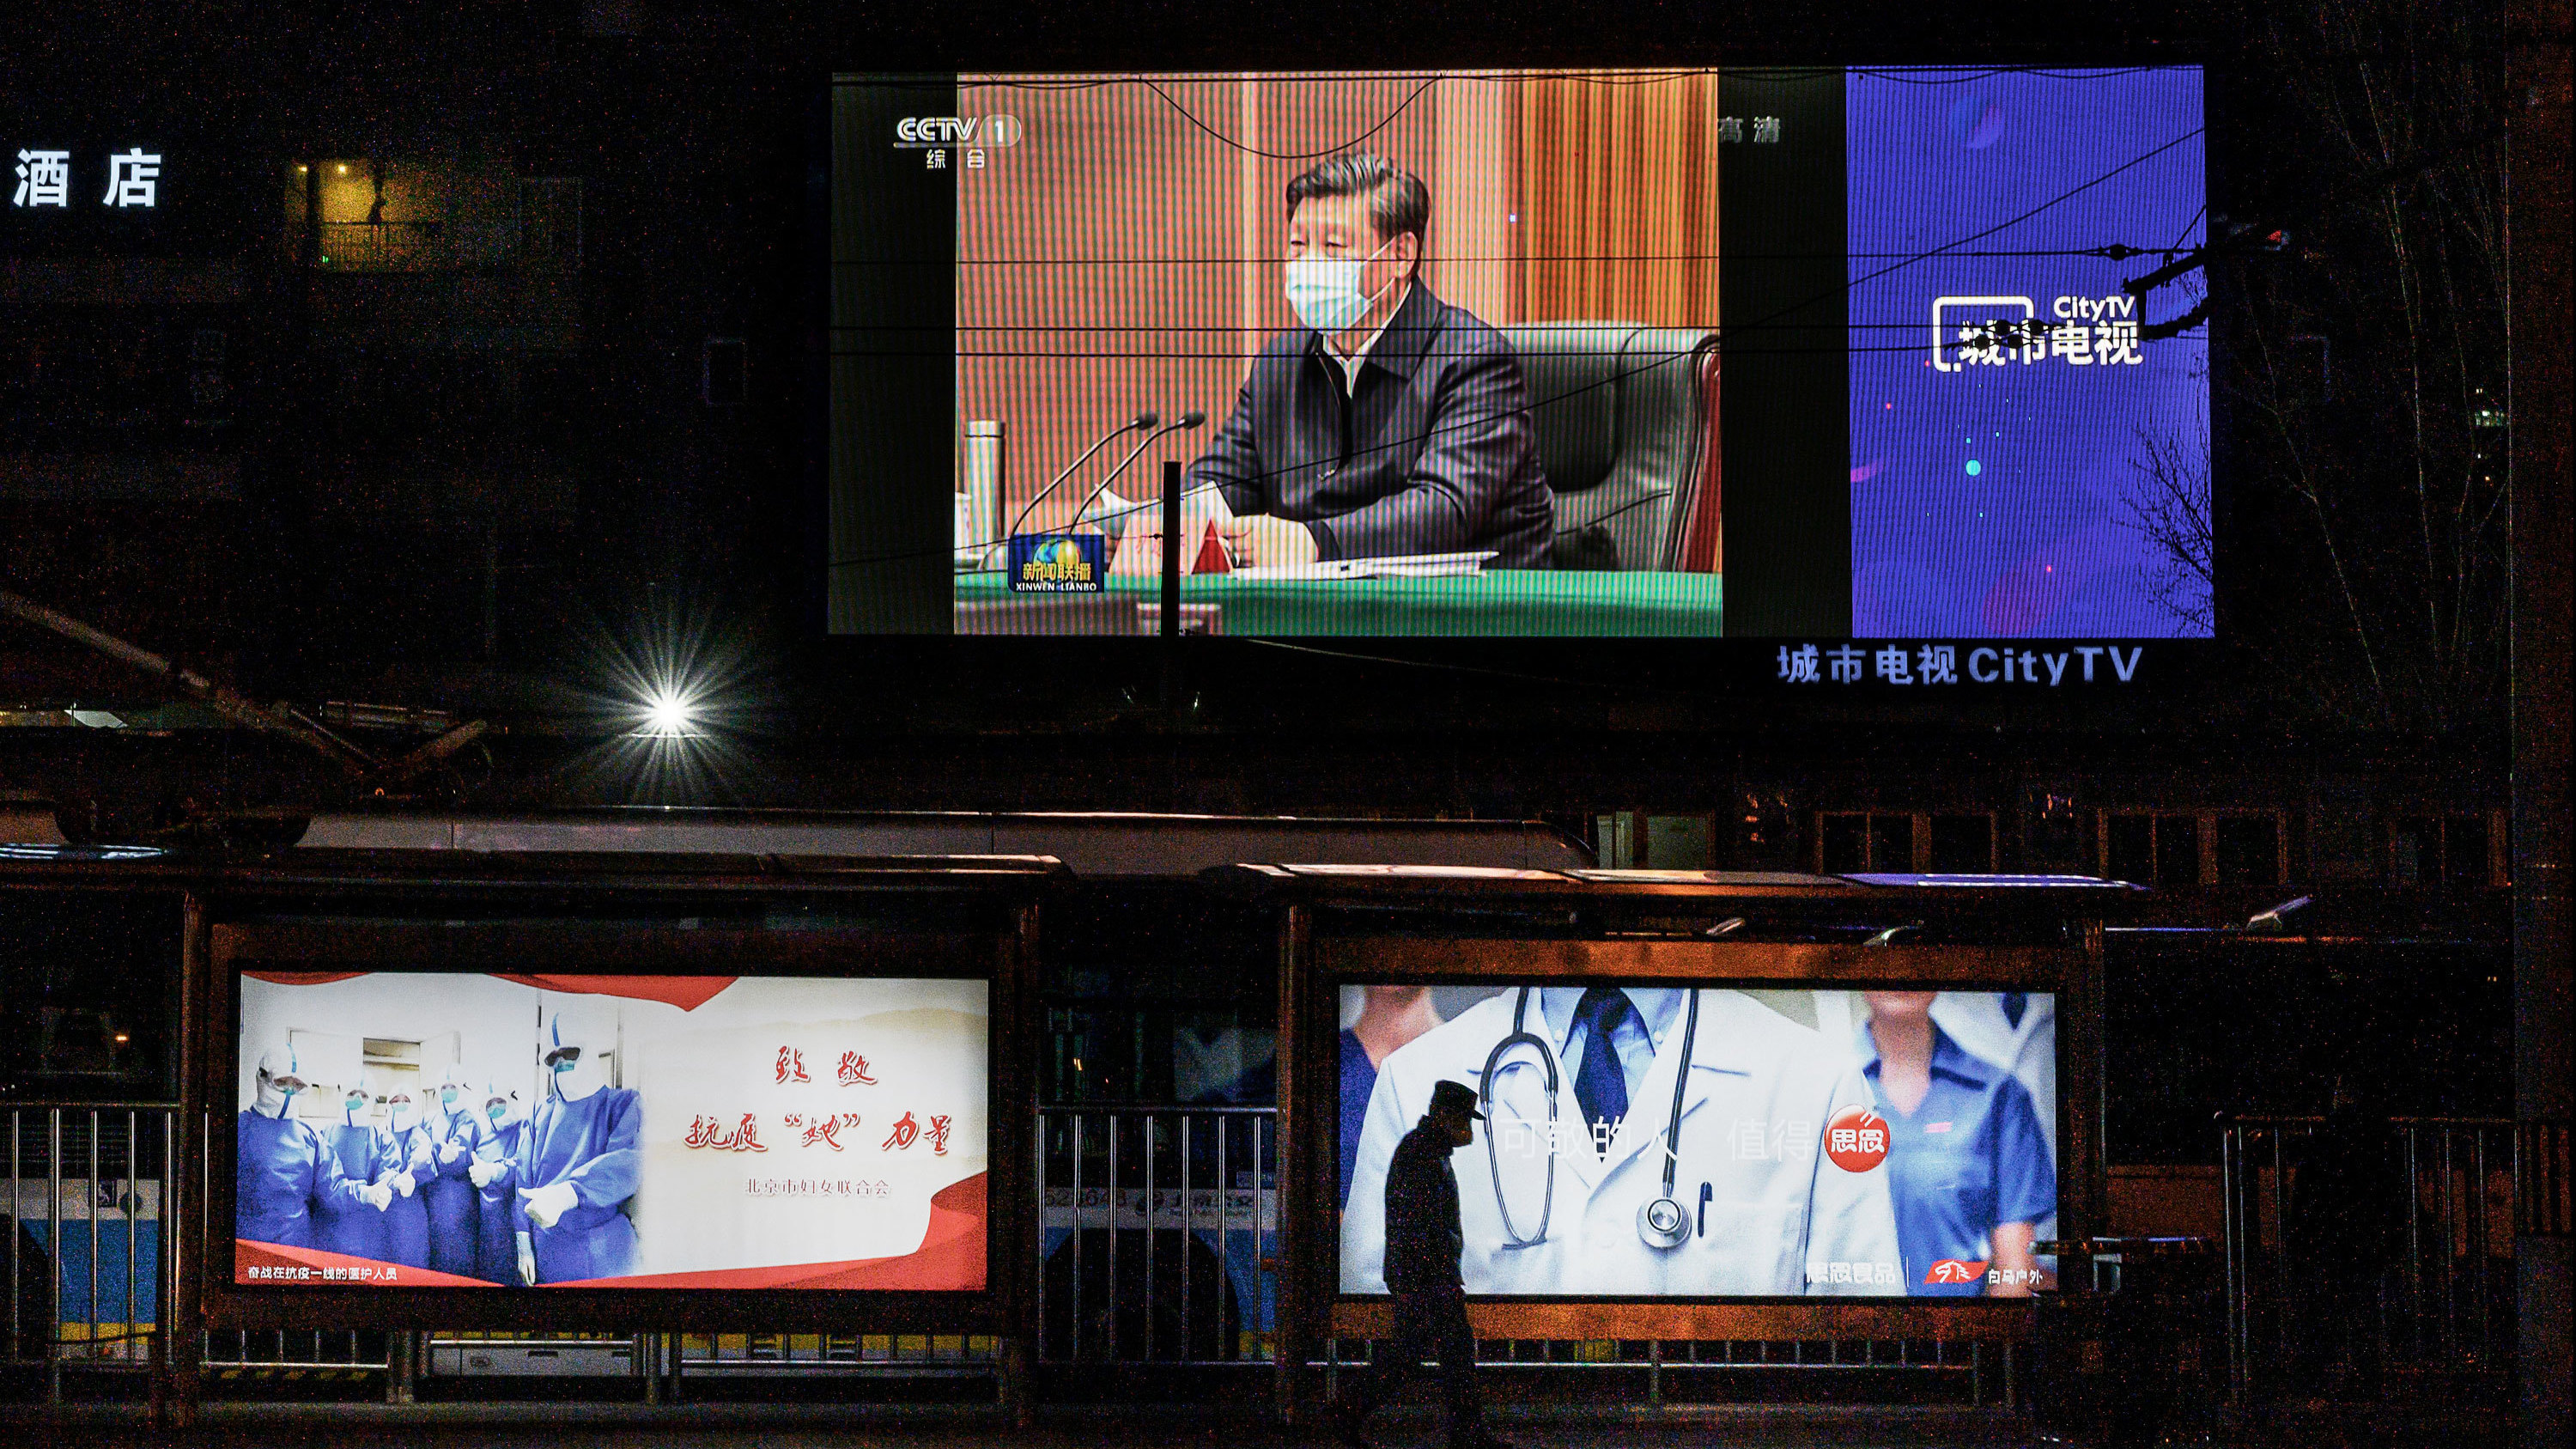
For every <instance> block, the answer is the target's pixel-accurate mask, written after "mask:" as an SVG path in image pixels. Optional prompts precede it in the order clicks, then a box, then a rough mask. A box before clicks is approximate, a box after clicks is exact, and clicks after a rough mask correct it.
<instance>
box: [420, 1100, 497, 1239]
mask: <svg viewBox="0 0 2576 1449" xmlns="http://www.w3.org/2000/svg"><path fill="white" fill-rule="evenodd" d="M480 1095H481V1093H479V1092H477V1091H476V1090H475V1089H474V1087H473V1085H472V1083H471V1081H470V1079H469V1078H468V1077H467V1076H466V1074H465V1069H464V1068H463V1067H455V1066H451V1067H449V1068H448V1069H447V1072H446V1075H444V1076H442V1077H441V1078H440V1079H439V1083H438V1088H437V1090H436V1091H435V1092H434V1093H433V1094H432V1095H431V1097H430V1102H429V1110H428V1111H427V1112H426V1113H424V1114H423V1116H422V1120H421V1135H422V1137H423V1138H424V1139H425V1140H426V1143H427V1145H428V1149H429V1161H428V1167H429V1172H428V1175H427V1176H425V1177H423V1178H422V1179H421V1183H420V1200H421V1207H422V1210H423V1211H424V1212H425V1213H426V1214H427V1215H428V1219H429V1266H430V1267H432V1268H434V1269H436V1270H438V1271H439V1272H441V1273H453V1274H455V1275H457V1276H458V1277H460V1278H471V1277H474V1276H475V1272H474V1242H475V1219H476V1218H477V1217H478V1216H479V1215H480V1213H479V1207H480V1205H479V1204H478V1203H477V1201H476V1197H477V1192H476V1189H475V1186H474V1183H473V1181H472V1180H471V1179H470V1178H469V1177H468V1176H467V1173H468V1172H469V1171H470V1170H471V1169H472V1167H473V1165H474V1160H475V1157H476V1154H477V1151H478V1150H479V1149H480V1147H481V1146H482V1143H483V1134H484V1127H483V1124H482V1122H481V1121H480V1120H478V1119H477V1118H476V1116H475V1114H474V1109H475V1099H476V1098H477V1097H478V1096H480Z"/></svg>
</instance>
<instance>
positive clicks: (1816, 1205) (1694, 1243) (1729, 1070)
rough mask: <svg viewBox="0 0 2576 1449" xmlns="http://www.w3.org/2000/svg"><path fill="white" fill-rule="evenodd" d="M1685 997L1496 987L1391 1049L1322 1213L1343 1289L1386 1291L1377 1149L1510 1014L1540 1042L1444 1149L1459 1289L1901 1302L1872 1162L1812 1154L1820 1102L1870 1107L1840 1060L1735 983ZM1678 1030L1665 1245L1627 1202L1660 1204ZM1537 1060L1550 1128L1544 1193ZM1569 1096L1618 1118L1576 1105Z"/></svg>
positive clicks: (1383, 1149) (1391, 1143) (1824, 1118)
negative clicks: (1353, 1151) (1351, 1164)
mask: <svg viewBox="0 0 2576 1449" xmlns="http://www.w3.org/2000/svg"><path fill="white" fill-rule="evenodd" d="M1692 994H1693V993H1692V992H1691V991H1690V990H1688V989H1684V988H1673V987H1663V988H1652V987H1628V988H1597V987H1596V988H1591V989H1589V990H1587V989H1586V988H1584V987H1580V986H1567V987H1530V988H1521V987H1515V988H1511V989H1509V990H1505V991H1503V992H1501V993H1499V994H1497V995H1494V996H1491V997H1488V998H1486V999H1485V1000H1483V1001H1481V1002H1478V1003H1477V1004H1476V1005H1474V1006H1472V1007H1470V1008H1468V1009H1467V1010H1466V1011H1464V1012H1461V1013H1460V1014H1459V1015H1458V1016H1457V1017H1456V1018H1455V1019H1454V1020H1452V1021H1449V1022H1447V1023H1446V1024H1444V1025H1442V1026H1440V1027H1437V1028H1435V1029H1433V1030H1432V1031H1429V1032H1426V1033H1424V1034H1423V1035H1422V1036H1420V1037H1418V1038H1416V1039H1415V1040H1413V1041H1412V1042H1410V1043H1408V1044H1407V1045H1405V1046H1404V1047H1402V1048H1400V1049H1398V1050H1397V1051H1395V1052H1393V1053H1392V1054H1390V1055H1389V1056H1388V1057H1387V1058H1386V1060H1385V1061H1384V1062H1383V1063H1381V1064H1380V1068H1379V1074H1378V1079H1377V1086H1376V1089H1375V1091H1374V1093H1373V1094H1372V1095H1371V1097H1370V1099H1369V1109H1368V1120H1367V1125H1366V1126H1365V1127H1364V1128H1363V1129H1362V1131H1361V1136H1360V1146H1359V1154H1358V1162H1357V1165H1356V1167H1355V1169H1354V1173H1353V1178H1352V1182H1351V1195H1350V1202H1349V1206H1348V1207H1347V1208H1346V1209H1345V1210H1344V1213H1343V1217H1342V1264H1341V1286H1342V1291H1344V1292H1348V1293H1377V1292H1383V1291H1385V1287H1386V1283H1385V1278H1384V1276H1383V1273H1382V1271H1381V1259H1382V1256H1383V1253H1384V1245H1385V1237H1386V1231H1385V1196H1386V1171H1387V1162H1388V1159H1389V1157H1390V1156H1391V1155H1392V1153H1393V1152H1394V1150H1395V1144H1396V1143H1397V1142H1398V1141H1399V1140H1401V1139H1402V1138H1403V1136H1404V1134H1405V1133H1406V1132H1407V1131H1408V1130H1410V1129H1411V1128H1412V1126H1413V1125H1414V1123H1415V1121H1416V1120H1417V1119H1418V1118H1420V1117H1421V1116H1422V1114H1423V1112H1424V1111H1425V1110H1426V1109H1427V1107H1428V1104H1429V1102H1430V1100H1431V1089H1432V1086H1433V1084H1434V1083H1437V1082H1440V1081H1443V1080H1448V1081H1455V1082H1461V1083H1464V1084H1465V1085H1467V1086H1469V1087H1472V1088H1478V1089H1479V1090H1480V1091H1481V1090H1482V1089H1483V1088H1484V1087H1485V1086H1486V1083H1485V1082H1484V1080H1483V1077H1484V1071H1485V1067H1486V1064H1487V1061H1488V1058H1489V1057H1491V1056H1492V1055H1493V1053H1494V1050H1495V1048H1496V1047H1497V1046H1498V1045H1500V1044H1502V1043H1503V1042H1504V1041H1505V1039H1506V1038H1508V1037H1510V1036H1512V1034H1513V1032H1514V1030H1515V1026H1514V1023H1515V1018H1516V1017H1517V1018H1518V1020H1519V1029H1520V1030H1522V1031H1525V1032H1527V1033H1529V1034H1530V1035H1531V1036H1533V1037H1535V1038H1537V1039H1538V1040H1537V1041H1522V1042H1519V1043H1516V1044H1514V1045H1513V1046H1511V1047H1510V1048H1509V1049H1508V1050H1506V1051H1505V1052H1503V1053H1502V1055H1501V1056H1500V1058H1499V1059H1498V1061H1497V1062H1496V1068H1495V1073H1494V1076H1493V1080H1492V1082H1491V1091H1490V1093H1489V1094H1487V1096H1486V1100H1485V1104H1484V1105H1485V1115H1486V1120H1485V1121H1484V1122H1483V1123H1482V1124H1480V1125H1479V1126H1478V1127H1477V1129H1476V1140H1475V1141H1474V1142H1473V1143H1471V1144H1470V1145H1469V1146H1467V1147H1465V1148H1463V1149H1461V1150H1460V1151H1459V1152H1458V1153H1457V1154H1456V1156H1455V1157H1454V1158H1453V1159H1452V1166H1453V1168H1454V1170H1455V1171H1456V1173H1457V1177H1458V1196H1459V1207H1460V1216H1461V1227H1462V1229H1463V1237H1464V1240H1465V1242H1464V1250H1463V1254H1462V1257H1461V1259H1460V1264H1459V1266H1460V1272H1461V1274H1462V1276H1463V1278H1464V1280H1465V1286H1466V1289H1467V1291H1468V1292H1469V1293H1491V1294H1560V1295H1578V1296H1585V1297H1590V1296H1607V1295H1629V1294H1636V1295H1664V1294H1670V1295H1679V1296H1696V1295H1709V1296H1735V1295H1793V1294H1808V1293H1830V1294H1877V1295H1896V1294H1902V1293H1903V1292H1904V1288H1903V1286H1902V1285H1901V1284H1900V1283H1898V1282H1897V1277H1898V1272H1897V1265H1898V1254H1897V1243H1896V1217H1895V1211H1894V1208H1893V1206H1892V1205H1891V1202H1890V1199H1889V1196H1888V1187H1887V1181H1886V1178H1887V1174H1886V1171H1885V1169H1884V1167H1883V1166H1882V1167H1877V1168H1872V1169H1869V1170H1864V1171H1858V1172H1854V1171H1847V1170H1845V1169H1844V1168H1842V1167H1840V1166H1837V1165H1836V1164H1835V1163H1834V1162H1833V1161H1831V1160H1830V1159H1829V1158H1828V1156H1827V1155H1826V1154H1825V1152H1823V1151H1822V1150H1821V1149H1822V1146H1823V1138H1824V1133H1825V1129H1826V1126H1827V1124H1828V1123H1829V1122H1831V1121H1832V1119H1833V1118H1834V1117H1835V1115H1836V1114H1837V1113H1839V1112H1841V1111H1843V1110H1844V1109H1846V1108H1853V1107H1857V1108H1862V1109H1866V1108H1867V1107H1868V1106H1869V1104H1870V1101H1871V1097H1870V1093H1869V1089H1868V1086H1867V1084H1866V1083H1865V1082H1864V1081H1863V1079H1862V1078H1861V1076H1860V1074H1859V1072H1858V1071H1857V1070H1856V1068H1855V1066H1854V1064H1853V1063H1852V1062H1851V1061H1850V1059H1849V1056H1848V1053H1846V1052H1844V1051H1842V1050H1840V1049H1839V1048H1838V1047H1834V1046H1828V1045H1827V1043H1826V1042H1825V1040H1824V1038H1822V1037H1821V1036H1820V1035H1819V1034H1818V1033H1817V1032H1815V1031H1814V1030H1812V1029H1810V1028H1807V1027H1805V1026H1801V1025H1799V1024H1797V1023H1795V1022H1793V1021H1791V1020H1789V1019H1788V1018H1787V1017H1784V1016H1782V1015H1780V1014H1779V1013H1777V1012H1775V1011H1772V1010H1771V1009H1769V1008H1768V1007H1765V1006H1763V1005H1762V1004H1760V1003H1759V1002H1757V1001H1755V1000H1753V999H1752V998H1751V997H1749V996H1746V995H1745V994H1744V993H1742V992H1740V991H1732V990H1723V989H1702V990H1699V991H1698V992H1697V993H1696V994H1697V996H1698V998H1699V1010H1698V1019H1697V1023H1696V1026H1695V1028H1694V1027H1693V1026H1692V1024H1691V1022H1690V1013H1689V998H1690V997H1691V995H1692ZM1605 1037H1606V1038H1607V1044H1608V1047H1609V1053H1608V1054H1607V1055H1606V1056H1605V1055H1603V1054H1602V1051H1601V1048H1602V1045H1603V1042H1602V1039H1603V1038H1605ZM1685 1038H1689V1039H1690V1049H1689V1057H1690V1062H1689V1066H1688V1069H1687V1073H1688V1074H1687V1077H1686V1078H1685V1079H1684V1080H1683V1081H1682V1083H1681V1084H1680V1085H1681V1115H1680V1123H1681V1126H1680V1131H1679V1134H1678V1137H1677V1142H1678V1146H1677V1149H1675V1150H1674V1151H1673V1154H1672V1156H1673V1166H1674V1171H1673V1174H1672V1177H1673V1188H1672V1197H1673V1199H1674V1200H1675V1201H1676V1202H1677V1203H1678V1204H1679V1205H1680V1208H1681V1210H1682V1214H1683V1222H1682V1232H1683V1236H1682V1237H1681V1239H1680V1241H1679V1242H1678V1243H1677V1244H1676V1245H1674V1246H1671V1247H1656V1246H1653V1245H1651V1244H1650V1243H1649V1242H1648V1241H1647V1240H1646V1237H1645V1235H1644V1234H1643V1233H1642V1232H1641V1230H1640V1225H1639V1210H1640V1209H1641V1208H1643V1207H1644V1206H1645V1205H1646V1204H1647V1203H1649V1202H1651V1201H1654V1200H1656V1199H1658V1198H1660V1197H1662V1196H1663V1195H1664V1176H1665V1174H1664V1167H1665V1161H1666V1154H1667V1142H1668V1140H1675V1139H1671V1137H1670V1134H1669V1133H1668V1129H1669V1128H1670V1127H1671V1125H1672V1123H1673V1120H1674V1118H1673V1101H1674V1087H1675V1081H1674V1078H1675V1075H1676V1074H1677V1073H1680V1072H1682V1071H1684V1068H1683V1065H1682V1060H1681V1059H1682V1056H1683V1046H1682V1044H1683V1042H1684V1040H1685ZM1542 1044H1543V1045H1542ZM1550 1058H1552V1059H1553V1060H1554V1063H1555V1065H1556V1067H1557V1092H1556V1113H1555V1120H1556V1122H1557V1123H1558V1124H1559V1125H1558V1127H1557V1128H1556V1131H1555V1134H1554V1137H1553V1142H1554V1149H1553V1154H1552V1155H1553V1156H1554V1158H1555V1171H1554V1182H1553V1188H1552V1189H1551V1187H1550V1185H1549V1170H1548V1158H1549V1157H1550V1155H1551V1135H1550V1130H1549V1126H1548V1124H1549V1093H1548V1091H1547V1086H1546V1082H1547V1066H1548V1062H1549V1059H1550ZM1623 1098H1624V1100H1622V1099H1623ZM1587 1103H1588V1105H1589V1107H1590V1108H1592V1109H1604V1108H1618V1109H1622V1110H1618V1111H1616V1112H1615V1113H1613V1112H1611V1111H1608V1110H1593V1111H1588V1110H1587ZM1614 1118H1615V1120H1614ZM1488 1134H1492V1136H1491V1138H1490V1141H1491V1150H1490V1153H1489V1149H1488V1141H1489V1138H1488ZM1497 1169H1499V1171H1500V1174H1501V1181H1500V1182H1499V1183H1498V1182H1497V1180H1496V1171H1497ZM1498 1194H1499V1195H1498ZM1506 1213H1508V1219H1509V1220H1508V1223H1507V1222H1506ZM1542 1221H1544V1223H1545V1228H1544V1231H1543V1232H1542V1230H1541V1227H1540V1224H1541V1223H1542ZM1515 1240H1518V1243H1519V1244H1520V1245H1517V1246H1516V1245H1515Z"/></svg>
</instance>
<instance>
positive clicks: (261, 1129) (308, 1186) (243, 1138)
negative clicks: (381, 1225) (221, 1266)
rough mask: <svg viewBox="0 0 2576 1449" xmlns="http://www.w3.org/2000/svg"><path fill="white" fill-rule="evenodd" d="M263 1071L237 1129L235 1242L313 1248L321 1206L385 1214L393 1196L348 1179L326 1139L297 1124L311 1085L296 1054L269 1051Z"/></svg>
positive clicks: (263, 1059)
mask: <svg viewBox="0 0 2576 1449" xmlns="http://www.w3.org/2000/svg"><path fill="white" fill-rule="evenodd" d="M257 1071H258V1080H257V1085H256V1088H255V1090H254V1094H253V1096H252V1098H251V1105H250V1106H249V1107H248V1108H246V1109H244V1110H243V1112H242V1114H241V1117H240V1119H239V1121H237V1122H236V1123H235V1124H234V1128H233V1145H234V1150H235V1156H234V1159H233V1162H234V1166H233V1236H234V1237H236V1238H241V1239H245V1240H248V1241H250V1242H254V1243H279V1244H283V1245H285V1246H287V1247H290V1248H310V1247H312V1246H314V1242H313V1208H314V1204H315V1203H316V1202H319V1201H324V1200H328V1201H330V1202H332V1203H333V1204H334V1205H335V1206H339V1205H344V1204H345V1205H347V1206H350V1207H356V1206H360V1205H364V1206H367V1207H372V1208H377V1209H382V1208H383V1207H384V1206H385V1203H386V1201H387V1199H388V1198H389V1197H390V1196H391V1194H389V1193H387V1192H386V1191H385V1190H384V1189H383V1188H380V1187H373V1186H369V1185H367V1184H365V1183H363V1182H353V1181H351V1180H350V1179H349V1178H347V1177H345V1176H343V1175H342V1174H341V1172H340V1169H339V1167H338V1165H337V1163H336V1162H335V1161H334V1160H333V1158H332V1154H331V1149H330V1147H329V1146H328V1145H327V1144H325V1143H324V1142H323V1140H322V1134H320V1133H318V1132H316V1131H314V1130H313V1129H312V1128H311V1127H310V1126H308V1125H306V1124H305V1123H304V1122H302V1121H300V1120H298V1119H297V1118H296V1116H295V1097H296V1094H298V1093H300V1092H302V1091H304V1090H305V1089H306V1085H305V1081H304V1078H303V1076H302V1074H301V1073H299V1072H297V1071H296V1069H295V1054H294V1052H292V1051H291V1050H289V1049H288V1048H286V1047H283V1046H278V1047H271V1048H269V1049H268V1050H267V1051H265V1052H262V1053H261V1054H260V1058H259V1065H258V1068H257Z"/></svg>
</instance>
